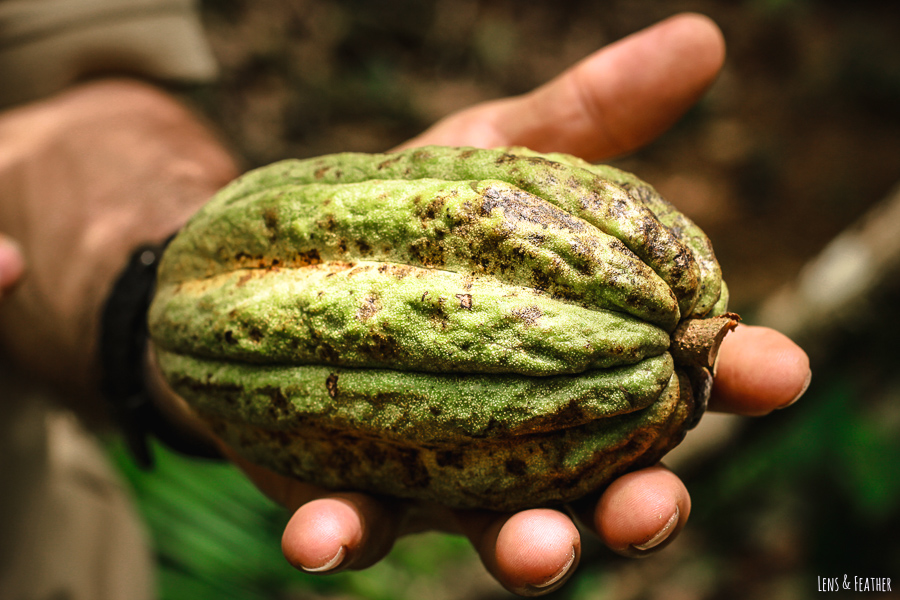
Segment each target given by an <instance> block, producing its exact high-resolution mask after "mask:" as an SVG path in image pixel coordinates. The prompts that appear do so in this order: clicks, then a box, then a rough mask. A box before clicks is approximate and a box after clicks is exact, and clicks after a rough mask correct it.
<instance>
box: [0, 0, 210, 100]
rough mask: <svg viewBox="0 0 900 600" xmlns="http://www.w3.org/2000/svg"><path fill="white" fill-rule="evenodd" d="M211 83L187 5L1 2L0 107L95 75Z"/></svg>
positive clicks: (155, 0)
mask: <svg viewBox="0 0 900 600" xmlns="http://www.w3.org/2000/svg"><path fill="white" fill-rule="evenodd" d="M99 73H102V74H108V73H109V74H129V75H136V76H144V77H151V78H156V79H164V80H189V81H209V80H210V79H212V78H213V77H215V75H216V63H215V60H214V58H213V56H212V53H211V51H210V49H209V46H208V45H207V43H206V39H205V37H204V35H203V29H202V24H201V23H200V20H199V17H198V15H197V11H196V10H195V9H194V3H193V1H192V0H0V107H3V106H10V105H13V104H16V103H21V102H26V101H29V100H33V99H36V98H40V97H42V96H46V95H48V94H51V93H53V92H56V91H59V90H61V89H63V88H64V87H66V86H67V85H69V84H71V83H73V82H74V81H77V80H78V79H81V78H84V77H85V76H88V75H93V74H99Z"/></svg>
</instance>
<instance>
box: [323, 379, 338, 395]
mask: <svg viewBox="0 0 900 600" xmlns="http://www.w3.org/2000/svg"><path fill="white" fill-rule="evenodd" d="M337 384H338V374H337V373H332V374H331V375H329V376H328V378H327V379H326V380H325V389H326V390H328V395H329V396H331V397H332V398H336V397H337V394H338V386H337Z"/></svg>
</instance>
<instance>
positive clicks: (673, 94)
mask: <svg viewBox="0 0 900 600" xmlns="http://www.w3.org/2000/svg"><path fill="white" fill-rule="evenodd" d="M724 59H725V43H724V40H723V37H722V33H721V31H720V30H719V28H718V27H717V26H716V25H715V23H713V22H712V21H711V20H710V19H708V18H707V17H704V16H701V15H696V14H682V15H676V16H674V17H671V18H669V19H667V20H665V21H662V22H661V23H658V24H656V25H654V26H652V27H649V28H647V29H644V30H642V31H639V32H637V33H635V34H632V35H630V36H628V37H626V38H624V39H622V40H620V41H618V42H616V43H614V44H611V45H609V46H607V47H605V48H603V49H601V50H599V51H597V52H596V53H594V54H593V55H591V56H589V57H588V58H586V59H584V60H583V61H581V62H580V63H578V64H576V65H575V66H574V67H572V68H571V69H569V70H567V71H566V72H564V73H563V74H562V75H560V76H559V77H557V78H556V79H554V80H552V81H550V82H549V83H547V84H545V85H544V86H541V87H540V88H538V89H536V90H534V91H533V92H531V93H529V94H526V95H524V96H519V97H516V98H509V99H505V100H498V101H494V102H489V103H486V104H482V105H478V106H475V107H473V108H471V109H468V110H465V111H462V112H460V113H456V114H454V115H451V116H450V117H448V118H446V119H445V120H443V121H441V122H439V123H437V124H436V125H435V126H434V127H432V128H431V129H429V130H428V131H426V132H425V133H424V134H422V135H421V136H419V137H418V138H415V139H413V140H411V141H410V142H407V144H405V145H404V147H411V146H421V145H425V144H443V145H473V146H479V147H485V148H489V147H496V146H505V145H523V146H528V147H530V148H532V149H534V150H539V151H551V150H552V151H557V152H567V153H570V154H575V155H578V156H581V157H582V158H585V159H588V160H597V159H601V158H606V157H609V156H614V155H617V154H621V153H624V152H628V151H631V150H634V149H635V148H638V147H640V146H642V145H643V144H646V143H647V142H649V141H650V140H652V139H654V138H655V137H657V136H658V135H659V134H660V133H662V132H663V131H665V130H666V129H667V128H669V127H670V126H671V125H672V124H673V123H674V122H675V121H676V120H677V119H678V118H679V117H680V116H681V115H682V114H684V112H685V111H686V110H687V109H688V108H689V107H690V106H691V105H693V104H694V103H695V102H696V101H697V99H698V98H700V96H701V95H702V94H703V92H704V91H705V90H706V89H707V88H708V87H709V85H710V84H711V83H712V82H713V80H714V79H715V77H716V75H717V74H718V72H719V70H720V69H721V67H722V64H723V62H724Z"/></svg>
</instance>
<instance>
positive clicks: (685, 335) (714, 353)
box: [669, 313, 741, 429]
mask: <svg viewBox="0 0 900 600" xmlns="http://www.w3.org/2000/svg"><path fill="white" fill-rule="evenodd" d="M740 320H741V318H740V316H738V315H736V314H734V313H725V314H724V315H720V316H718V317H711V318H708V319H686V320H685V321H682V322H681V323H680V324H679V325H678V327H676V328H675V332H674V333H673V334H672V344H671V346H670V347H669V352H670V353H671V354H672V358H673V359H674V360H675V364H676V366H677V368H678V369H680V370H682V371H683V372H684V373H685V374H686V375H687V377H688V379H689V380H690V382H691V389H692V391H693V394H694V414H693V415H692V417H691V419H690V421H689V422H688V424H687V428H688V429H693V428H694V427H695V426H696V425H697V423H698V422H700V417H702V416H703V413H704V412H706V405H707V403H708V402H709V397H710V394H711V393H712V385H713V378H714V376H715V373H716V361H717V359H718V357H719V348H720V347H721V346H722V341H723V340H724V339H725V336H726V335H728V332H729V331H731V330H733V329H734V328H735V327H737V324H738V322H740Z"/></svg>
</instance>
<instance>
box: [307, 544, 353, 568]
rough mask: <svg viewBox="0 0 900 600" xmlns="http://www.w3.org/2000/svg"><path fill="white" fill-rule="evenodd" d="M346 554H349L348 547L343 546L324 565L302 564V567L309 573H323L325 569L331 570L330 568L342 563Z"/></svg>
mask: <svg viewBox="0 0 900 600" xmlns="http://www.w3.org/2000/svg"><path fill="white" fill-rule="evenodd" d="M346 554H347V548H346V547H345V546H341V547H340V548H338V551H337V554H335V555H334V556H333V557H331V560H329V561H328V562H326V563H325V564H324V565H321V566H318V567H304V566H301V568H302V569H303V570H304V571H306V572H307V573H323V572H325V571H330V570H332V569H334V568H336V567H337V566H338V565H339V564H341V561H343V560H344V556H346Z"/></svg>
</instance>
